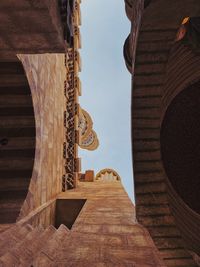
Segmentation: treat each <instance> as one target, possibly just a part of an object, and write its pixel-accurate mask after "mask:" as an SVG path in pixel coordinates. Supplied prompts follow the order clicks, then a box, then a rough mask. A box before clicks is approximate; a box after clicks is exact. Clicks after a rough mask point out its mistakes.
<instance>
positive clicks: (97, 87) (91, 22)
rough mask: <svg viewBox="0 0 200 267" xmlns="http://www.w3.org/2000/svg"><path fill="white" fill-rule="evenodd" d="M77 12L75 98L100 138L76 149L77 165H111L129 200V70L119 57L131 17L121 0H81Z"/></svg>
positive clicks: (131, 175) (96, 166)
mask: <svg viewBox="0 0 200 267" xmlns="http://www.w3.org/2000/svg"><path fill="white" fill-rule="evenodd" d="M81 13H82V26H81V36H82V49H81V57H82V72H81V75H80V78H81V81H82V96H81V97H80V104H81V107H82V108H83V109H85V110H86V111H88V112H89V114H90V115H91V117H92V119H93V123H94V130H95V131H96V133H97V135H98V139H99V142H100V145H99V147H98V149H97V150H95V151H87V150H82V149H80V151H79V154H80V157H81V158H82V171H85V170H88V169H93V170H94V171H95V173H97V172H98V171H100V170H101V169H104V168H112V169H114V170H116V171H117V172H118V173H119V175H120V176H121V178H122V183H123V185H124V187H125V189H126V191H127V193H128V194H129V196H130V198H131V199H132V200H133V199H134V193H133V172H132V158H131V157H132V156H131V129H130V122H131V115H130V110H131V108H130V106H131V76H130V74H129V73H128V71H127V69H126V67H125V63H124V58H123V44H124V41H125V39H126V37H127V36H128V33H129V32H130V22H129V21H128V19H127V17H126V14H125V8H124V1H123V0H83V1H82V3H81Z"/></svg>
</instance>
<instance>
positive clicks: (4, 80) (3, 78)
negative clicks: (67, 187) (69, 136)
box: [0, 57, 36, 224]
mask: <svg viewBox="0 0 200 267" xmlns="http://www.w3.org/2000/svg"><path fill="white" fill-rule="evenodd" d="M35 135H36V132H35V118H34V110H33V102H32V97H31V90H30V87H29V83H28V80H27V77H26V74H25V72H24V69H23V65H22V64H21V62H20V61H19V60H18V59H17V57H16V58H15V60H12V61H9V62H8V61H6V62H5V61H1V62H0V196H1V200H0V207H1V209H0V223H1V224H2V223H6V224H8V223H14V222H16V220H17V218H18V216H19V213H20V209H21V207H22V204H23V202H24V200H25V198H26V195H27V193H28V188H29V184H30V180H31V175H32V170H33V163H34V157H35Z"/></svg>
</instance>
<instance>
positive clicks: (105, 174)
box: [95, 168, 121, 182]
mask: <svg viewBox="0 0 200 267" xmlns="http://www.w3.org/2000/svg"><path fill="white" fill-rule="evenodd" d="M95 180H97V181H108V182H109V181H121V178H120V176H119V174H118V173H117V172H116V171H114V170H113V169H107V168H106V169H103V170H101V171H100V172H98V173H97V175H96V177H95Z"/></svg>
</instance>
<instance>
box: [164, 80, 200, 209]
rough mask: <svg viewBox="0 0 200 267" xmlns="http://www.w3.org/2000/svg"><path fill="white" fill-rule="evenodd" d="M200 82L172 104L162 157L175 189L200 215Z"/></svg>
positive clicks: (168, 112) (167, 113)
mask: <svg viewBox="0 0 200 267" xmlns="http://www.w3.org/2000/svg"><path fill="white" fill-rule="evenodd" d="M199 118H200V81H198V82H196V83H194V84H192V85H190V86H188V87H187V88H186V89H184V90H183V91H181V92H180V93H179V94H178V95H176V97H175V98H174V99H173V100H172V101H171V103H170V104H169V106H168V108H167V111H166V112H165V115H164V118H163V121H162V125H161V135H160V138H161V139H160V142H161V155H162V161H163V165H164V168H165V171H166V174H167V176H168V179H169V180H170V182H171V184H172V186H173V188H174V189H175V190H176V192H177V193H178V194H179V196H181V198H182V199H183V200H184V202H185V203H186V204H187V205H188V206H189V207H190V208H192V209H193V210H194V211H196V212H197V213H199V214H200V194H199V188H200V164H199V162H200V147H199V136H200V120H199Z"/></svg>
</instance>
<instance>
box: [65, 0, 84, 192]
mask: <svg viewBox="0 0 200 267" xmlns="http://www.w3.org/2000/svg"><path fill="white" fill-rule="evenodd" d="M79 3H80V1H78V0H77V1H74V4H73V12H72V25H71V27H72V28H73V29H72V34H73V37H71V47H69V48H68V49H67V52H66V56H65V64H66V82H65V90H64V93H65V97H66V111H65V112H64V126H65V129H66V130H65V137H66V141H65V142H64V145H63V157H64V158H65V174H64V175H63V179H62V191H65V190H67V189H72V188H75V187H76V180H77V176H78V172H79V171H80V170H79V169H80V160H79V159H78V158H77V155H78V146H77V142H78V136H77V131H78V111H79V110H78V106H79V105H78V96H79V95H80V82H79V78H78V73H79V71H80V70H81V67H80V65H81V60H80V55H79V52H78V48H80V36H79V34H80V31H79V25H80V8H79Z"/></svg>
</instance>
